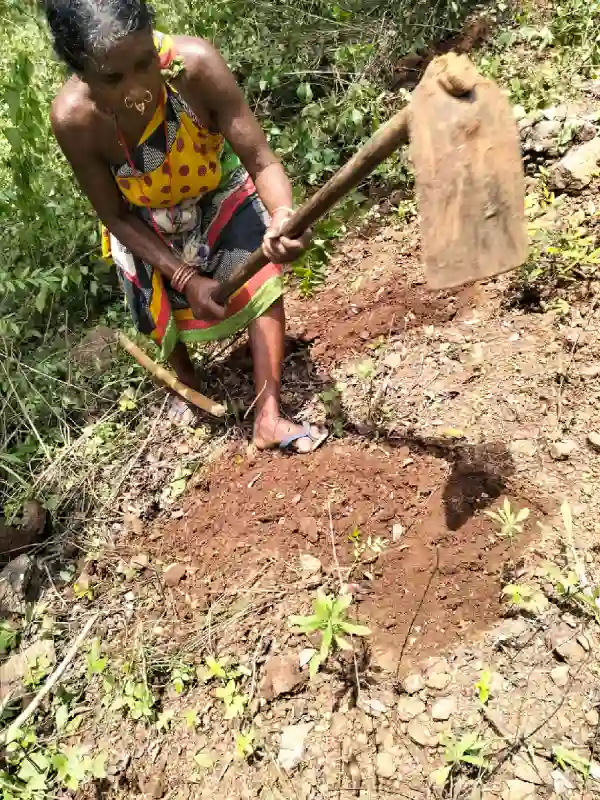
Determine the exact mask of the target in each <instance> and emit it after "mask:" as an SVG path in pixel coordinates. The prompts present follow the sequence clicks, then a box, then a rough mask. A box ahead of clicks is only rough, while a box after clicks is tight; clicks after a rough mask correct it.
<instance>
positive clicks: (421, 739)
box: [406, 719, 436, 747]
mask: <svg viewBox="0 0 600 800" xmlns="http://www.w3.org/2000/svg"><path fill="white" fill-rule="evenodd" d="M406 732H407V734H408V736H409V738H410V739H412V741H413V742H414V743H415V744H419V745H421V747H431V746H433V744H434V743H435V741H436V740H435V738H432V736H431V732H430V730H429V728H428V727H427V726H426V725H425V724H424V723H423V722H421V721H420V720H418V719H413V720H411V721H410V722H409V723H408V726H407V728H406Z"/></svg>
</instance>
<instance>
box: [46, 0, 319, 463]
mask: <svg viewBox="0 0 600 800" xmlns="http://www.w3.org/2000/svg"><path fill="white" fill-rule="evenodd" d="M45 9H46V15H47V19H48V23H49V25H50V29H51V32H52V35H53V37H54V44H55V48H56V51H57V53H58V55H59V56H60V57H61V58H62V59H63V60H64V61H65V62H66V64H67V66H68V67H69V68H70V69H71V70H72V71H73V75H72V77H71V78H70V79H69V80H68V81H67V83H66V84H65V85H64V86H63V88H62V89H61V91H60V93H59V94H58V96H57V97H56V99H55V100H54V103H53V105H52V111H51V121H52V128H53V131H54V134H55V136H56V138H57V140H58V143H59V145H60V147H61V149H62V150H63V152H64V154H65V156H66V157H67V159H68V160H69V162H70V164H71V166H72V168H73V172H74V173H75V176H76V178H77V180H78V181H79V184H80V186H81V188H82V190H83V191H84V192H85V194H86V195H87V196H88V198H89V199H90V201H91V203H92V205H93V206H94V208H95V210H96V211H97V213H98V216H99V217H100V219H101V221H102V223H103V251H104V254H105V255H106V256H108V257H112V260H113V261H114V263H115V265H116V268H117V270H118V273H119V277H120V279H121V282H122V284H123V287H124V291H125V295H126V298H127V302H128V305H129V308H130V310H131V313H132V316H133V319H134V322H135V324H136V326H137V327H138V329H139V330H140V331H141V332H142V333H145V334H148V335H150V336H151V337H152V338H153V339H154V340H155V341H156V342H157V343H159V344H160V345H161V347H162V352H163V355H164V356H165V357H166V358H167V359H168V361H169V363H170V365H171V367H172V368H173V369H174V371H175V372H176V373H177V376H178V377H179V379H180V380H181V381H183V382H184V383H185V384H187V385H188V386H191V387H192V388H197V387H198V377H197V376H196V374H195V372H194V368H193V366H192V362H191V360H190V356H189V353H188V349H187V347H186V344H189V343H193V342H202V341H209V340H214V339H219V338H223V337H227V336H230V335H232V334H234V333H235V332H237V331H238V330H241V329H242V328H245V327H248V328H249V335H250V343H251V348H252V356H253V362H254V383H255V388H256V393H257V397H256V403H255V414H256V416H255V423H254V443H255V444H256V446H257V447H259V448H261V449H265V448H270V447H277V446H280V447H283V448H291V449H293V450H295V451H298V452H310V451H312V450H314V449H315V447H317V446H318V445H319V444H321V442H322V441H323V439H324V438H325V436H326V433H325V432H324V431H322V430H320V429H318V428H317V427H316V426H310V425H306V426H300V425H294V424H292V423H290V422H289V421H287V420H286V419H284V418H283V417H282V415H281V412H280V406H279V393H280V379H281V368H282V362H283V343H284V326H285V317H284V309H283V298H282V293H283V290H282V281H281V269H280V267H279V266H278V265H279V264H282V263H285V262H289V261H293V260H294V259H295V258H297V257H298V255H299V254H300V253H301V252H302V251H303V250H304V249H305V247H306V246H307V244H308V241H309V235H308V234H307V235H305V236H304V237H302V238H301V239H298V240H291V239H288V238H286V237H283V236H280V235H279V231H280V230H281V226H282V225H283V223H284V222H285V220H286V219H287V218H288V217H289V215H290V214H291V210H290V207H291V205H292V188H291V185H290V182H289V180H288V178H287V177H286V175H285V172H284V170H283V168H282V166H281V164H280V163H279V161H278V159H277V158H276V157H275V156H274V154H273V153H272V151H271V150H270V148H269V145H268V143H267V140H266V138H265V136H264V134H263V133H262V131H261V129H260V126H259V124H258V122H257V121H256V119H255V117H254V116H253V114H252V112H251V111H250V109H249V108H248V105H247V104H246V102H245V100H244V97H243V95H242V92H241V90H240V88H239V87H238V85H237V83H236V81H235V79H234V77H233V75H232V74H231V72H230V71H229V69H228V67H227V65H226V64H225V61H224V60H223V58H222V57H221V56H220V55H219V53H218V52H217V51H216V50H215V49H214V47H212V46H211V45H210V44H209V43H208V42H206V41H204V40H202V39H196V38H191V37H186V36H175V37H170V36H166V35H163V34H160V33H157V32H155V31H153V27H152V12H151V9H150V8H149V7H148V6H147V5H146V2H145V0H45ZM261 242H262V246H263V249H264V252H265V254H266V255H267V256H268V258H269V259H271V261H272V263H270V264H268V265H267V266H266V267H264V268H263V270H262V271H261V272H260V273H259V274H258V275H257V276H256V277H255V278H253V279H252V280H251V281H249V283H248V284H246V286H244V287H243V288H242V289H241V290H240V291H239V292H238V293H237V294H236V295H234V296H233V298H231V299H230V301H229V302H228V304H227V307H226V308H223V307H221V306H219V305H217V304H216V303H215V302H214V300H213V299H212V297H211V293H212V291H213V290H214V288H215V286H217V285H218V282H219V281H223V280H224V279H225V278H227V277H228V276H229V274H230V273H231V271H232V269H233V268H234V267H235V266H236V265H237V264H238V263H240V262H241V261H243V260H244V258H245V257H246V256H247V255H248V254H249V253H250V252H252V251H253V250H255V249H256V248H257V247H259V246H260V245H261Z"/></svg>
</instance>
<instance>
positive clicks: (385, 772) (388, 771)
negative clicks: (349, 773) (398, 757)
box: [375, 751, 396, 778]
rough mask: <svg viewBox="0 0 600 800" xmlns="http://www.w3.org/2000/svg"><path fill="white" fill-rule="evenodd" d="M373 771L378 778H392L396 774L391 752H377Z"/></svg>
mask: <svg viewBox="0 0 600 800" xmlns="http://www.w3.org/2000/svg"><path fill="white" fill-rule="evenodd" d="M375 773H376V775H378V777H380V778H393V777H394V775H395V774H396V763H395V761H394V756H393V755H392V754H391V753H386V752H385V751H384V752H382V753H377V758H376V759H375Z"/></svg>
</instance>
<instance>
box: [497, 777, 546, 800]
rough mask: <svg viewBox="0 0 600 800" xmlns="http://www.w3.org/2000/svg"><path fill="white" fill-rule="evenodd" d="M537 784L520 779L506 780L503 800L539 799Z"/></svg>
mask: <svg viewBox="0 0 600 800" xmlns="http://www.w3.org/2000/svg"><path fill="white" fill-rule="evenodd" d="M537 796H538V795H537V792H536V790H535V786H532V784H531V783H527V782H526V781H520V780H518V779H515V780H512V781H506V783H505V784H504V788H503V789H502V800H537Z"/></svg>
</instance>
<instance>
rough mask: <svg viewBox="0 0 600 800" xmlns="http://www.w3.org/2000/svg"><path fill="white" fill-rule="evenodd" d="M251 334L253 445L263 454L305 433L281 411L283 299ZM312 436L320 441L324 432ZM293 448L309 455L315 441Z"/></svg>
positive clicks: (254, 324)
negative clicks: (291, 437) (253, 394)
mask: <svg viewBox="0 0 600 800" xmlns="http://www.w3.org/2000/svg"><path fill="white" fill-rule="evenodd" d="M249 334H250V345H251V348H252V360H253V363H254V385H255V388H256V397H257V399H256V405H255V409H256V411H255V422H254V443H255V445H256V446H257V447H258V448H259V449H261V450H263V449H266V448H269V447H276V446H277V445H279V444H280V443H281V442H282V441H283V440H284V439H286V438H287V437H289V436H292V435H301V434H302V433H303V432H304V431H305V429H304V426H302V425H296V424H294V423H292V422H289V421H288V420H286V419H284V418H283V417H282V416H281V410H280V407H279V399H280V387H281V369H282V366H283V353H284V335H285V312H284V308H283V298H282V297H280V298H279V300H277V301H276V302H275V303H273V305H272V306H271V307H270V308H269V310H268V311H266V312H265V313H264V314H263V315H262V316H261V317H258V318H257V319H255V320H253V322H251V323H250V328H249ZM311 434H312V436H313V437H314V439H318V438H319V437H320V436H322V431H319V430H318V429H317V428H315V427H314V426H313V427H311ZM293 447H294V448H295V449H296V450H298V452H301V453H306V452H309V451H310V450H312V449H313V448H314V441H313V440H312V439H311V438H310V437H309V436H303V437H302V438H299V439H297V440H296V441H295V442H294V443H293Z"/></svg>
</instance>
